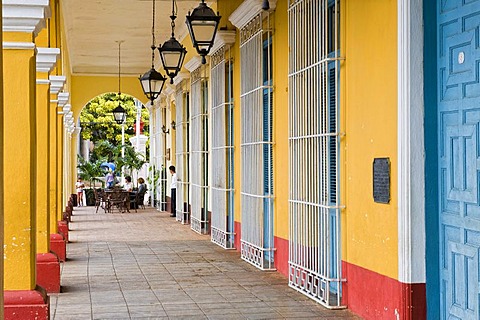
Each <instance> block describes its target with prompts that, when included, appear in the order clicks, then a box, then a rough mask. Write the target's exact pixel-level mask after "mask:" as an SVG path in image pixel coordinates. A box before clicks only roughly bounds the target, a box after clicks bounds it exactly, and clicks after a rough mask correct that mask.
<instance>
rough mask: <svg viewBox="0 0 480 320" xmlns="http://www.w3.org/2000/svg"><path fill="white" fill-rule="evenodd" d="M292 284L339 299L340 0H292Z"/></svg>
mask: <svg viewBox="0 0 480 320" xmlns="http://www.w3.org/2000/svg"><path fill="white" fill-rule="evenodd" d="M288 12H289V47H290V55H289V90H288V92H289V100H290V101H289V113H290V115H289V121H290V124H289V156H290V173H289V175H290V197H289V237H290V248H289V285H290V287H292V288H294V289H296V290H298V291H300V292H302V293H303V294H305V295H307V296H308V297H310V298H312V299H314V300H316V301H318V302H319V303H321V304H322V305H324V306H326V307H327V308H343V306H342V304H341V294H342V291H341V290H342V282H343V281H344V279H342V277H341V275H342V274H341V252H340V249H341V245H340V211H341V209H342V206H341V205H340V201H339V200H340V197H339V191H340V189H339V183H338V182H339V173H340V172H339V145H340V133H339V126H338V119H339V111H340V108H339V68H340V66H339V61H340V60H341V58H340V56H339V53H340V50H339V25H340V23H339V22H340V15H339V13H340V5H339V0H290V6H289V9H288Z"/></svg>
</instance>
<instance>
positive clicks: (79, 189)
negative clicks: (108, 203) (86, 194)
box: [75, 178, 85, 207]
mask: <svg viewBox="0 0 480 320" xmlns="http://www.w3.org/2000/svg"><path fill="white" fill-rule="evenodd" d="M75 188H76V189H77V207H82V206H83V205H84V204H83V188H85V184H84V183H83V181H82V178H78V179H77V183H75Z"/></svg>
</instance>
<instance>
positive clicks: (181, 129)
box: [175, 81, 190, 224]
mask: <svg viewBox="0 0 480 320" xmlns="http://www.w3.org/2000/svg"><path fill="white" fill-rule="evenodd" d="M185 82H186V81H182V82H181V83H180V84H178V85H177V92H176V98H175V102H176V120H175V121H176V134H177V135H176V156H177V162H176V165H177V167H176V172H177V176H178V178H179V180H178V181H177V191H176V192H177V194H176V196H177V199H176V200H177V202H176V211H177V212H176V220H177V221H180V222H181V223H182V224H188V223H189V221H190V210H189V205H190V199H189V181H190V180H189V166H188V158H189V146H188V136H189V125H190V124H189V121H188V118H189V116H188V106H189V103H188V98H189V94H188V92H187V91H186V90H184V86H186V84H185Z"/></svg>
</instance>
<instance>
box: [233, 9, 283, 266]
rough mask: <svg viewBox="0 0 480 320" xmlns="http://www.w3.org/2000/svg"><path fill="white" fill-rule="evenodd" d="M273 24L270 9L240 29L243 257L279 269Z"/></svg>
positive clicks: (260, 264) (254, 263)
mask: <svg viewBox="0 0 480 320" xmlns="http://www.w3.org/2000/svg"><path fill="white" fill-rule="evenodd" d="M264 18H265V19H264ZM269 24H270V21H269V14H268V13H261V14H259V15H257V16H256V17H255V18H253V19H252V20H251V21H250V22H249V23H248V24H247V25H246V26H245V27H243V28H242V29H241V30H240V57H241V63H240V64H241V95H240V98H241V117H242V121H241V122H242V125H241V129H242V132H241V156H242V176H241V177H242V193H241V199H242V225H241V229H242V232H241V237H242V238H241V255H242V259H243V260H245V261H247V262H249V263H251V264H253V265H254V266H256V267H258V268H260V269H262V270H273V269H275V267H274V242H273V199H274V193H273V150H272V145H273V140H272V138H273V137H272V130H273V128H272V126H273V122H272V117H273V94H272V91H273V81H272V68H271V66H272V50H271V48H272V46H271V43H272V32H271V30H270V29H269ZM259 70H260V71H261V72H259Z"/></svg>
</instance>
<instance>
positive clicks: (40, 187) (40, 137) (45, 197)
mask: <svg viewBox="0 0 480 320" xmlns="http://www.w3.org/2000/svg"><path fill="white" fill-rule="evenodd" d="M47 79H48V73H43V72H37V80H47ZM49 88H50V85H49V84H48V83H40V84H39V83H37V104H36V108H37V110H36V143H35V146H36V173H35V186H36V188H35V189H36V219H37V220H36V221H37V230H36V231H37V239H36V241H37V253H49V252H50V219H49V202H50V194H49V189H48V188H49V183H50V171H49V169H48V168H49V166H48V164H49V163H48V162H49V147H50V144H49V139H48V131H49V123H48V119H49V116H48V114H49V108H50V89H49Z"/></svg>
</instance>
